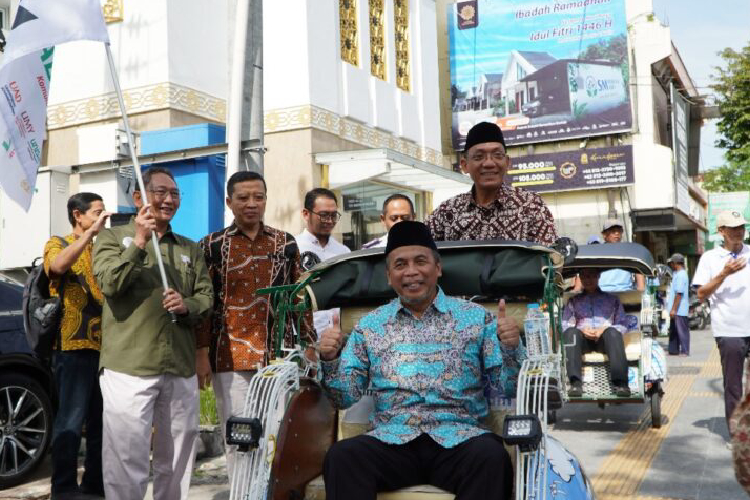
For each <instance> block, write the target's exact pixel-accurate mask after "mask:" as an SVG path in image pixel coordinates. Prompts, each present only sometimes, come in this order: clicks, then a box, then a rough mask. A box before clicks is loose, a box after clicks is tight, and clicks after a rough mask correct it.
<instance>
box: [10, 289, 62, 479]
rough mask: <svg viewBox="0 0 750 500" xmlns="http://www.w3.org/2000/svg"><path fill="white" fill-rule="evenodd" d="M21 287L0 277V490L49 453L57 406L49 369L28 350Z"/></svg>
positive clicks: (23, 476)
mask: <svg viewBox="0 0 750 500" xmlns="http://www.w3.org/2000/svg"><path fill="white" fill-rule="evenodd" d="M22 298H23V286H22V285H20V284H19V283H17V282H15V281H11V280H9V279H7V278H4V277H0V489H3V488H7V487H9V486H13V485H15V484H19V483H21V482H23V481H24V480H25V479H26V478H27V477H28V476H29V475H30V474H32V473H33V472H34V470H35V469H36V468H37V466H38V465H39V464H40V462H41V461H42V459H43V458H44V455H45V454H46V452H47V449H48V448H49V444H50V440H51V437H52V423H53V421H54V411H55V408H56V405H57V398H56V395H55V386H54V383H53V378H52V373H51V371H50V369H49V368H48V367H47V366H45V365H44V364H42V363H41V362H40V361H39V360H38V359H37V358H36V356H35V355H34V353H33V352H32V351H31V349H29V346H28V343H27V341H26V335H25V333H24V329H23V314H22V312H21V302H22Z"/></svg>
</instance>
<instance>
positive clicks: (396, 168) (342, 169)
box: [315, 149, 472, 192]
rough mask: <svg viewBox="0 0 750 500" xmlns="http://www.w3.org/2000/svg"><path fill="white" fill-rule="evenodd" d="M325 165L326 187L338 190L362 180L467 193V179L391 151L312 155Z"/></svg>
mask: <svg viewBox="0 0 750 500" xmlns="http://www.w3.org/2000/svg"><path fill="white" fill-rule="evenodd" d="M315 162H316V163H319V164H321V165H328V186H329V187H330V188H332V189H339V188H342V187H344V186H347V185H350V184H355V183H358V182H362V181H379V182H385V183H388V184H395V185H397V186H403V187H405V188H409V189H413V190H419V191H436V190H441V191H442V190H456V191H459V192H460V191H467V190H468V188H469V187H471V184H472V181H471V178H470V177H469V176H467V175H463V174H460V173H458V172H454V171H452V170H448V169H446V168H443V167H439V166H437V165H433V164H431V163H427V162H424V161H421V160H416V159H414V158H412V157H410V156H407V155H405V154H403V153H399V152H398V151H394V150H392V149H363V150H357V151H337V152H333V153H316V154H315Z"/></svg>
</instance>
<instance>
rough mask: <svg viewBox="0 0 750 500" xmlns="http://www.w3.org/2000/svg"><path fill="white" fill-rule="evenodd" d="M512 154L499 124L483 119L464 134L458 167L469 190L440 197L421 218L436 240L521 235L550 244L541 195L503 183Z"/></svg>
mask: <svg viewBox="0 0 750 500" xmlns="http://www.w3.org/2000/svg"><path fill="white" fill-rule="evenodd" d="M510 165H511V160H510V157H509V156H508V155H507V153H506V149H505V140H504V139H503V133H502V131H501V130H500V127H498V126H497V125H495V124H494V123H487V122H481V123H477V124H476V125H474V127H472V129H471V130H470V131H469V133H468V134H467V136H466V145H465V146H464V153H463V157H462V158H461V170H463V171H464V172H465V173H467V174H469V175H470V176H471V179H472V180H473V181H474V186H472V188H471V191H469V192H468V193H462V194H459V195H457V196H454V197H453V198H451V199H449V200H446V201H445V202H443V203H442V204H441V205H440V206H439V207H438V208H437V209H436V210H435V211H434V212H433V213H432V214H431V215H430V216H429V217H428V218H427V220H426V221H425V224H427V227H429V229H430V232H431V233H432V237H433V238H434V239H435V240H436V241H451V240H520V241H531V242H535V243H540V244H542V245H552V244H553V243H554V242H555V240H556V239H557V233H556V232H555V225H554V218H553V217H552V213H551V212H550V211H549V208H547V205H545V203H544V201H542V199H541V197H540V196H539V195H538V194H536V193H533V192H531V191H526V190H525V189H520V188H514V187H512V186H510V185H508V184H504V183H503V177H504V176H505V174H506V173H507V172H508V170H509V169H510Z"/></svg>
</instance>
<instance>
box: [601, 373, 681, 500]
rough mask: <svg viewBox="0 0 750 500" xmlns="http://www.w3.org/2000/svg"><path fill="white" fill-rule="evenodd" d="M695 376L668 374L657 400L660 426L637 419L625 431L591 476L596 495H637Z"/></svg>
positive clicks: (604, 499)
mask: <svg viewBox="0 0 750 500" xmlns="http://www.w3.org/2000/svg"><path fill="white" fill-rule="evenodd" d="M695 378H696V376H695V375H674V376H672V377H670V378H669V381H668V382H667V384H666V386H665V387H664V392H665V397H664V399H663V400H662V404H661V411H662V416H663V417H666V422H663V423H662V426H661V428H659V429H653V428H652V427H651V420H650V419H649V418H643V419H641V422H640V424H639V425H638V427H636V428H635V429H634V430H632V431H630V432H628V433H627V434H625V436H624V437H623V438H622V439H621V440H620V442H619V443H617V445H616V446H615V448H614V449H613V450H612V451H611V452H610V453H609V455H608V456H607V458H605V459H604V462H602V465H601V467H600V468H599V471H598V472H597V474H596V475H595V476H594V478H593V480H592V483H593V485H594V490H595V491H596V497H597V498H598V499H600V500H622V499H625V498H629V499H633V498H637V497H636V492H637V491H638V488H640V485H641V482H642V481H643V478H644V477H645V476H646V472H647V471H648V468H649V466H650V465H651V462H652V461H653V459H654V457H655V456H656V453H657V452H658V451H659V448H660V447H661V443H662V441H664V438H666V436H667V434H668V433H669V429H670V428H671V425H672V422H673V421H674V419H675V416H676V415H677V412H678V411H679V409H680V407H681V406H682V403H683V401H684V400H685V398H686V397H687V394H688V391H689V389H690V386H691V385H692V383H693V380H695ZM645 415H648V412H646V414H645Z"/></svg>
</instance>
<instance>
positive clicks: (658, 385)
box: [551, 243, 666, 428]
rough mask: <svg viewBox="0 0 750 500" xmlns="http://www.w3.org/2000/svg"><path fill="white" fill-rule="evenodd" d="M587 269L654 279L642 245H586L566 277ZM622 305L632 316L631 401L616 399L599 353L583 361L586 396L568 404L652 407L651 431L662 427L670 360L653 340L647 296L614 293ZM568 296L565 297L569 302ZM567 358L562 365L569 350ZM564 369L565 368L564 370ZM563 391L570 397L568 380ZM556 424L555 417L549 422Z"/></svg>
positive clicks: (628, 341)
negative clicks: (642, 405)
mask: <svg viewBox="0 0 750 500" xmlns="http://www.w3.org/2000/svg"><path fill="white" fill-rule="evenodd" d="M586 268H596V269H600V270H607V269H625V270H627V271H632V272H634V273H641V274H643V275H644V276H646V278H652V277H654V276H655V275H656V268H655V266H654V259H653V257H652V255H651V253H650V252H649V251H648V250H647V249H646V248H645V247H644V246H642V245H640V244H638V243H609V244H606V245H582V246H581V247H579V248H578V251H577V253H576V256H575V259H574V260H573V261H572V262H571V263H569V264H566V265H565V267H564V269H563V276H566V277H569V276H572V275H575V274H577V273H579V272H580V271H581V270H583V269H586ZM610 293H612V294H614V295H616V296H617V297H618V298H619V299H620V302H621V303H622V304H623V308H624V309H625V313H626V315H627V316H628V322H629V323H628V331H627V332H626V333H625V336H624V342H625V357H626V358H627V362H628V386H629V388H630V391H631V392H630V396H627V397H618V396H617V393H616V390H615V386H614V385H613V383H612V379H611V376H610V370H609V365H608V359H607V355H606V354H602V353H598V352H590V353H585V354H584V355H583V394H582V395H581V396H580V397H567V401H568V402H569V403H597V404H598V405H599V406H600V407H602V408H603V407H604V406H605V405H607V404H611V403H640V404H643V403H648V405H649V408H650V411H651V426H652V427H654V428H658V427H661V398H662V396H663V395H664V390H663V383H664V381H665V380H666V357H665V354H664V350H663V349H662V348H661V346H660V345H659V343H658V342H657V341H656V340H655V339H654V338H653V337H656V336H657V335H658V329H657V328H655V327H654V326H653V323H654V316H655V313H654V307H655V302H654V301H653V297H652V295H651V294H650V293H649V291H638V290H629V291H625V292H610ZM569 295H570V294H566V297H565V299H567V298H569ZM562 352H563V361H564V357H565V349H563V350H562ZM562 366H563V368H564V367H565V363H564V362H563V364H562ZM562 380H563V383H564V384H565V387H564V391H565V394H567V391H568V378H567V376H563V377H562ZM551 417H552V419H554V415H552V416H551Z"/></svg>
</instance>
